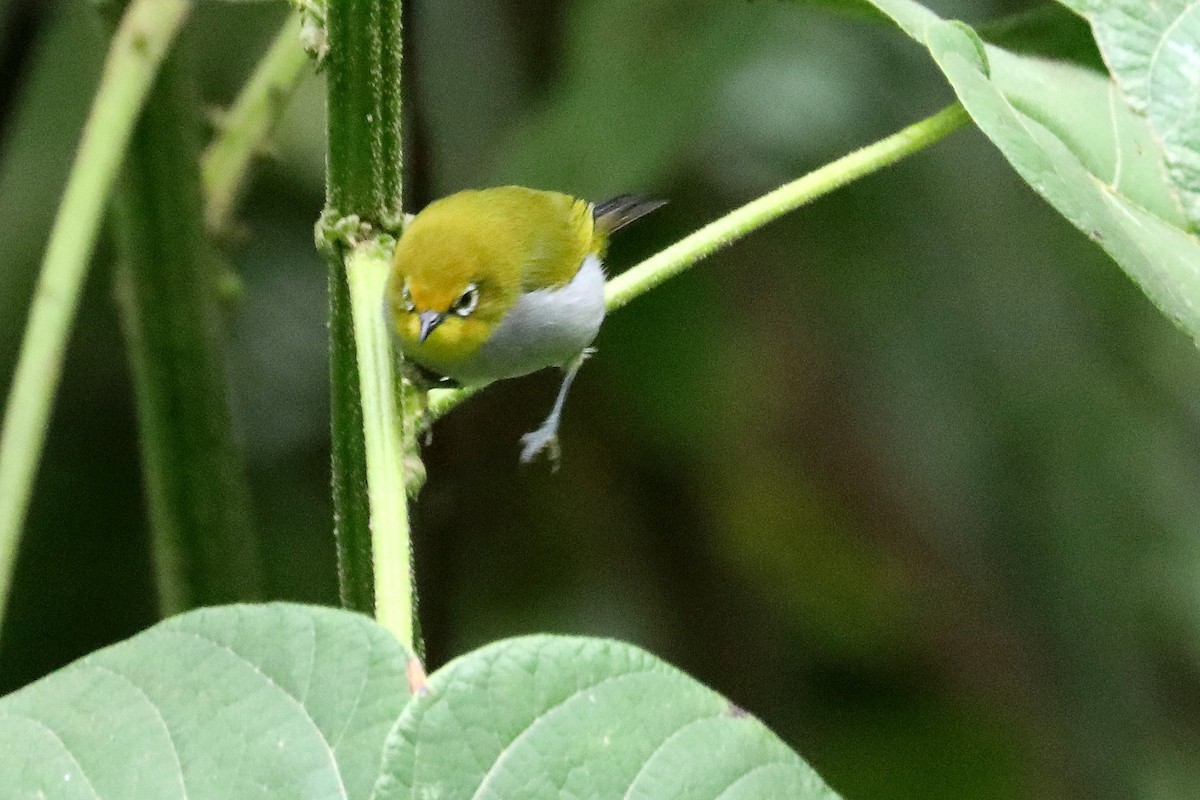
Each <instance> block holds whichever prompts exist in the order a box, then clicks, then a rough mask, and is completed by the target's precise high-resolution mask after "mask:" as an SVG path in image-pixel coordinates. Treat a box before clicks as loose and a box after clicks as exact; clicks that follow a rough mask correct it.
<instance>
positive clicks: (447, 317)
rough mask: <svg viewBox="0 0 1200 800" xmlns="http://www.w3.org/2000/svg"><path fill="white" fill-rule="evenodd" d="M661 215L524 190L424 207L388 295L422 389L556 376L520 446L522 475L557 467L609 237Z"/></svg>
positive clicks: (498, 190)
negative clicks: (532, 466)
mask: <svg viewBox="0 0 1200 800" xmlns="http://www.w3.org/2000/svg"><path fill="white" fill-rule="evenodd" d="M664 204H665V201H663V200H650V199H646V198H643V197H640V196H636V195H628V194H627V195H621V196H619V197H614V198H612V199H611V200H605V201H603V202H597V203H592V202H588V201H587V200H582V199H579V198H577V197H573V196H571V195H569V194H564V193H561V192H553V191H543V190H540V189H530V188H526V187H523V186H499V187H493V188H487V189H469V190H465V191H461V192H458V193H456V194H452V195H449V196H447V197H443V198H441V199H439V200H435V201H434V202H432V203H430V204H429V205H428V206H426V207H425V208H424V209H422V210H421V211H420V213H418V214H417V215H416V216H414V217H412V218H411V219H410V220H409V221H408V223H407V225H405V227H404V231H403V233H402V234H401V235H400V237H399V239H398V240H397V243H396V249H395V252H394V254H393V258H392V264H391V271H390V273H389V275H388V280H387V289H386V295H387V297H386V313H388V314H390V322H391V327H392V329H393V332H394V336H395V341H396V342H397V343H398V348H399V350H400V352H401V354H402V356H403V358H404V360H405V361H406V362H407V363H411V364H414V365H415V366H416V367H417V368H419V371H420V372H421V373H423V374H424V375H425V376H426V378H427V379H432V380H436V381H445V382H448V383H450V384H451V385H454V384H457V385H459V386H463V387H468V388H473V387H477V386H481V385H483V384H487V383H491V382H493V381H497V380H504V379H507V378H516V377H520V376H522V375H527V374H529V373H532V372H536V371H538V370H541V369H544V368H547V367H558V368H559V369H561V370H562V371H563V380H562V384H561V386H560V388H559V390H558V395H557V397H556V398H555V401H554V404H553V406H552V407H551V409H550V413H549V415H548V416H547V417H546V419H545V420H544V421H543V422H542V424H541V425H540V426H538V428H537V429H536V430H533V431H531V432H530V433H527V434H525V435H524V436H523V437H521V444H522V449H521V455H520V460H521V462H522V463H529V462H531V461H533V460H534V459H535V458H536V457H537V456H538V455H539V454H541V453H545V454H546V455H547V456H548V458H549V460H550V463H551V467H552V469H557V466H558V462H559V458H560V453H561V451H560V447H559V443H558V427H559V420H560V418H561V416H562V409H563V403H564V402H565V401H566V397H567V392H568V391H569V390H570V388H571V383H572V381H574V380H575V375H576V374H577V373H578V371H579V368H580V366H581V365H582V364H583V362H584V360H585V359H586V358H587V357H588V356H589V355H591V353H592V352H593V351H592V349H591V344H592V342H593V341H594V340H595V338H596V334H597V333H598V332H599V330H600V324H601V322H603V320H604V311H605V309H604V281H605V274H604V265H603V261H604V257H605V253H606V250H607V246H608V240H609V237H610V236H611V235H612V234H613V233H614V232H616V231H618V230H620V229H621V228H623V227H625V226H626V225H628V224H629V223H631V222H633V221H634V220H637V219H639V218H641V217H643V216H645V215H646V214H649V213H650V212H651V211H654V210H655V209H657V208H660V207H661V206H663V205H664Z"/></svg>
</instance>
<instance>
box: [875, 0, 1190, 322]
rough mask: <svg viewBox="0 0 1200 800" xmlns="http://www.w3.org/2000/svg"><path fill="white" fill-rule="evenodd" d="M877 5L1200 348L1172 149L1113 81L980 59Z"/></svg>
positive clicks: (936, 29) (986, 127)
mask: <svg viewBox="0 0 1200 800" xmlns="http://www.w3.org/2000/svg"><path fill="white" fill-rule="evenodd" d="M872 2H873V3H874V5H875V6H876V7H878V8H879V9H880V10H881V11H883V12H884V13H885V14H887V15H888V16H889V17H891V18H892V20H893V21H894V22H895V23H896V24H897V25H899V26H900V28H901V29H903V30H904V31H905V32H906V33H907V34H908V35H909V36H911V37H912V38H913V39H915V40H916V41H917V42H919V43H921V44H922V45H924V46H925V47H927V48H928V49H929V51H930V54H931V55H932V56H933V58H934V60H935V61H936V62H937V65H938V66H939V67H940V68H941V70H942V72H943V73H944V74H945V76H946V78H947V79H948V80H949V81H950V85H951V86H952V87H953V89H954V91H955V93H956V94H957V95H958V98H959V100H960V101H961V102H962V104H963V106H964V107H965V108H966V109H967V112H968V113H969V114H970V115H971V118H972V119H973V121H974V122H975V124H976V125H977V126H978V127H979V129H980V130H981V131H983V133H984V134H985V135H986V136H987V137H988V138H989V139H991V140H992V142H993V143H994V144H995V145H996V146H997V147H998V148H999V149H1000V151H1001V153H1003V154H1004V157H1005V158H1007V159H1008V161H1009V163H1010V164H1012V166H1013V167H1014V168H1015V169H1016V170H1017V172H1018V173H1020V175H1021V177H1023V178H1024V179H1025V181H1026V182H1027V183H1029V185H1030V186H1032V187H1033V188H1034V189H1035V190H1036V191H1037V192H1038V193H1039V194H1041V195H1042V196H1043V197H1044V198H1046V200H1048V201H1049V202H1050V204H1051V205H1053V206H1054V207H1055V208H1056V209H1058V211H1059V212H1060V213H1061V214H1062V215H1063V216H1064V217H1066V218H1067V219H1068V220H1070V221H1071V223H1072V224H1074V225H1075V226H1076V227H1077V228H1079V229H1080V230H1082V231H1083V232H1084V233H1086V234H1087V235H1088V236H1090V237H1091V238H1092V239H1093V240H1095V241H1096V242H1097V243H1098V244H1099V245H1100V246H1101V247H1103V248H1104V249H1105V250H1106V251H1107V252H1108V253H1109V255H1111V256H1112V257H1113V259H1115V260H1116V261H1117V263H1118V264H1120V265H1121V267H1122V268H1123V269H1124V270H1125V271H1126V272H1127V273H1129V275H1130V276H1132V277H1133V279H1134V280H1136V281H1137V282H1138V284H1139V285H1140V286H1141V287H1142V290H1143V291H1144V292H1145V293H1146V294H1147V295H1148V296H1149V297H1150V298H1151V299H1152V300H1153V301H1154V302H1155V304H1157V305H1158V307H1159V308H1160V309H1161V310H1162V311H1163V313H1165V314H1166V315H1167V316H1169V317H1170V318H1171V319H1173V320H1175V322H1176V323H1178V324H1179V325H1180V326H1181V327H1183V328H1184V329H1185V330H1186V331H1188V333H1190V334H1191V336H1192V337H1193V339H1196V340H1197V341H1200V239H1197V237H1196V236H1195V235H1194V234H1191V233H1189V232H1188V231H1187V229H1186V228H1187V219H1186V217H1185V215H1184V213H1183V210H1182V209H1181V208H1180V206H1179V203H1178V201H1177V198H1176V193H1175V192H1174V191H1173V188H1172V186H1171V185H1170V184H1169V183H1168V181H1167V180H1166V177H1165V174H1164V170H1163V168H1162V165H1163V161H1164V154H1163V148H1162V147H1161V146H1160V145H1159V143H1158V142H1157V140H1156V139H1155V136H1154V135H1153V131H1151V129H1150V127H1149V125H1148V124H1147V122H1146V119H1145V118H1144V117H1142V116H1141V115H1139V114H1137V113H1136V112H1135V111H1134V110H1133V109H1131V108H1130V107H1129V106H1128V105H1127V104H1126V103H1125V102H1124V100H1123V98H1122V97H1121V94H1120V92H1119V91H1118V90H1117V88H1116V86H1115V85H1114V84H1113V83H1112V81H1111V80H1109V79H1108V78H1107V77H1106V76H1104V75H1101V74H1099V73H1096V72H1094V71H1092V70H1089V69H1086V68H1084V67H1080V66H1077V65H1073V64H1068V63H1064V62H1057V61H1050V60H1046V59H1042V58H1038V57H1034V56H1028V55H1019V54H1016V53H1012V52H1009V51H1007V50H1004V49H1002V48H1000V47H997V46H995V45H992V44H985V45H984V47H983V51H982V53H981V51H980V48H979V40H978V39H977V38H976V37H974V36H972V35H970V34H969V33H968V32H967V31H966V26H964V25H962V24H961V23H958V22H947V21H945V20H942V19H941V18H939V17H938V16H937V15H936V14H934V13H932V12H931V11H929V10H928V9H926V8H924V7H923V6H921V5H919V4H918V3H915V2H912V0H872ZM1193 102H1194V101H1193Z"/></svg>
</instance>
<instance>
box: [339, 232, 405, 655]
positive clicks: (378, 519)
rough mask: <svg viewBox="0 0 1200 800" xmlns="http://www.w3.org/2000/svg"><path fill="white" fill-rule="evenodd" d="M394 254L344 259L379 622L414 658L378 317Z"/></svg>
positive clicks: (389, 378)
mask: <svg viewBox="0 0 1200 800" xmlns="http://www.w3.org/2000/svg"><path fill="white" fill-rule="evenodd" d="M390 255H391V253H390V251H389V250H388V249H387V248H385V247H380V246H378V245H367V246H362V247H358V248H356V249H355V250H354V252H353V253H352V254H351V255H350V256H349V257H348V258H347V259H346V274H347V277H348V279H349V285H350V303H351V306H352V308H353V313H354V333H355V339H356V340H357V341H356V346H357V348H356V350H357V356H358V364H359V375H360V381H359V389H360V397H361V400H362V411H363V424H364V432H365V439H366V464H367V496H368V499H369V502H370V505H371V534H372V536H371V550H372V554H373V562H374V564H373V570H372V574H373V576H374V586H375V617H376V619H378V620H379V623H380V624H381V625H383V626H384V627H385V628H387V629H388V630H390V631H392V632H393V633H394V634H395V635H396V637H397V638H398V639H399V640H400V641H402V642H404V643H405V644H406V645H408V647H409V650H410V651H411V650H413V649H414V648H413V582H412V567H411V563H410V562H411V558H410V553H411V546H412V545H411V540H410V536H409V527H408V497H407V496H406V483H407V481H406V480H405V473H404V470H405V463H404V455H405V451H406V447H405V438H406V436H405V430H404V427H405V426H404V421H403V419H402V413H403V412H402V409H401V403H400V401H401V398H399V397H397V396H396V392H395V389H396V387H397V385H398V384H397V383H396V381H395V380H394V378H393V372H392V364H393V363H394V360H393V355H392V336H391V331H390V330H389V329H388V323H387V319H386V317H385V316H384V314H383V313H382V311H381V301H380V298H382V297H383V293H384V287H385V286H386V284H387V276H388V268H389V267H390V265H391V258H390Z"/></svg>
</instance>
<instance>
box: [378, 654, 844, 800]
mask: <svg viewBox="0 0 1200 800" xmlns="http://www.w3.org/2000/svg"><path fill="white" fill-rule="evenodd" d="M374 797H375V798H376V800H401V799H402V798H403V800H409V799H410V798H426V797H438V798H446V799H447V800H450V799H452V798H454V799H457V798H461V799H462V800H467V798H472V800H483V798H490V799H491V800H500V798H505V799H506V800H507V799H508V798H517V797H519V798H522V800H542V799H544V800H560V799H561V798H572V800H586V799H587V798H597V799H599V798H625V800H652V799H657V798H672V800H715V798H718V797H720V798H721V799H722V800H773V799H774V798H779V799H780V800H783V799H784V798H787V800H837V795H836V794H835V793H834V792H833V791H832V790H831V789H829V788H828V787H827V786H825V784H824V783H823V782H822V781H821V779H820V778H819V777H817V775H816V773H814V772H813V771H812V769H811V768H810V767H809V766H808V765H807V764H805V763H804V762H803V761H801V760H800V758H799V757H798V756H797V755H796V754H795V753H794V752H792V751H791V750H790V749H789V748H788V747H787V746H786V745H785V744H784V743H783V742H781V741H780V740H779V739H778V738H776V736H775V735H774V734H773V733H771V732H770V731H769V730H767V728H766V727H765V726H764V725H763V724H762V723H761V722H759V721H758V720H756V719H754V718H753V717H751V716H749V715H748V714H746V713H745V712H744V711H742V710H741V709H739V708H737V707H736V706H734V705H732V704H731V703H730V702H729V701H728V700H726V699H724V698H722V697H721V696H720V695H718V694H716V693H715V692H713V691H711V690H710V689H707V688H705V687H704V686H701V685H700V684H699V683H696V682H695V681H694V680H692V679H691V678H689V677H688V676H687V675H685V674H683V673H682V672H680V671H678V670H677V669H675V668H674V667H671V666H669V665H668V664H666V663H664V662H662V661H660V660H658V659H657V658H655V657H653V656H651V655H649V654H648V653H646V652H644V651H642V650H639V649H637V648H635V647H632V646H630V645H626V644H621V643H619V642H614V641H609V640H601V639H586V638H568V637H556V636H532V637H525V638H519V639H509V640H505V641H502V642H498V643H496V644H493V645H490V646H488V647H485V648H483V649H481V650H477V651H475V652H473V653H470V654H468V655H466V656H463V657H462V658H459V659H457V660H455V661H453V662H451V663H450V664H448V665H446V666H445V667H444V668H442V669H440V670H438V671H437V672H436V673H434V675H433V676H432V677H431V678H430V680H429V684H428V692H427V693H424V694H421V695H418V696H417V697H416V698H414V700H413V702H412V703H410V704H409V706H408V708H406V709H405V711H404V714H403V715H402V716H401V718H400V720H399V721H398V722H397V724H396V727H395V729H393V730H392V732H391V733H390V734H389V735H388V739H387V745H386V747H385V751H384V762H383V772H382V774H381V776H380V780H379V783H378V784H377V785H376V790H375V794H374Z"/></svg>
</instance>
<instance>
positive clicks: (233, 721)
mask: <svg viewBox="0 0 1200 800" xmlns="http://www.w3.org/2000/svg"><path fill="white" fill-rule="evenodd" d="M406 662H407V655H406V653H405V652H404V649H403V648H402V647H401V646H400V645H399V644H398V643H397V642H396V641H395V639H393V638H392V637H391V636H390V635H389V634H388V633H387V632H386V631H384V630H383V629H382V628H381V627H379V626H378V625H376V624H375V623H374V622H372V621H371V620H370V619H368V618H366V617H363V616H360V615H357V614H352V613H349V612H346V611H338V610H335V609H326V608H316V607H308V606H297V605H282V604H278V605H265V606H229V607H222V608H212V609H204V610H200V611H194V612H191V613H188V614H185V615H182V616H179V617H175V618H173V619H170V620H167V621H166V622H163V623H161V624H159V625H156V626H155V627H153V628H151V629H150V630H148V631H145V632H144V633H141V634H139V635H137V636H135V637H133V638H132V639H130V640H128V641H126V642H122V643H120V644H117V645H114V646H112V647H109V648H107V649H105V650H101V651H99V652H97V653H94V654H92V655H90V656H87V657H86V658H83V659H81V660H80V661H77V662H75V663H73V664H71V665H69V666H67V667H65V668H63V669H62V670H59V671H58V672H56V673H54V674H52V675H50V676H48V677H46V678H44V679H42V680H40V681H38V682H37V683H34V684H32V685H30V686H28V687H26V688H24V689H22V690H20V691H18V692H15V693H14V694H11V695H9V696H7V697H5V698H2V699H0V797H5V798H8V797H21V798H46V799H47V800H60V799H61V800H67V798H89V799H90V800H96V799H97V798H101V799H102V800H138V798H146V800H151V798H153V800H165V799H166V798H176V797H177V798H189V800H202V798H213V800H218V798H219V799H220V800H229V799H230V798H238V800H248V798H281V800H282V798H289V800H292V799H294V798H306V799H307V798H311V799H312V800H317V799H319V798H365V797H366V796H367V794H368V793H369V791H370V789H371V785H372V784H373V782H374V780H375V777H376V775H377V773H378V767H379V753H380V750H381V747H382V744H383V741H384V736H385V735H386V734H387V732H388V729H389V728H390V727H391V725H392V724H393V723H394V722H395V720H396V717H397V716H398V715H399V714H400V711H401V709H402V708H403V707H404V704H405V703H406V702H407V700H408V696H409V693H408V683H407V680H406V678H405V666H406Z"/></svg>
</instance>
